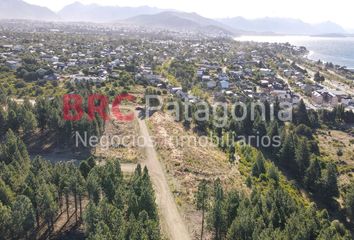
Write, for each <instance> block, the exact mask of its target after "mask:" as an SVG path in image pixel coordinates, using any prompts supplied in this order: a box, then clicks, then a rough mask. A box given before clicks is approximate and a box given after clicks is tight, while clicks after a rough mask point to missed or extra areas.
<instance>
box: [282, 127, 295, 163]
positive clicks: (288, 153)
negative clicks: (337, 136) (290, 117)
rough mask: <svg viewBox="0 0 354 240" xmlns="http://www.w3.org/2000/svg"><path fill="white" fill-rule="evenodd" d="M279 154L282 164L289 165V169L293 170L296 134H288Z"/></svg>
mask: <svg viewBox="0 0 354 240" xmlns="http://www.w3.org/2000/svg"><path fill="white" fill-rule="evenodd" d="M279 155H280V156H279V159H280V161H281V164H282V165H283V166H285V167H287V169H288V170H291V169H292V167H294V156H295V147H294V136H293V134H292V133H288V134H286V136H285V141H284V142H283V146H282V148H281V149H280V152H279Z"/></svg>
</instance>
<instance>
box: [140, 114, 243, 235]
mask: <svg viewBox="0 0 354 240" xmlns="http://www.w3.org/2000/svg"><path fill="white" fill-rule="evenodd" d="M147 122H148V126H149V128H150V132H151V136H152V137H153V140H154V141H155V146H156V150H157V152H158V154H159V157H160V160H161V162H162V163H163V166H164V168H165V172H166V173H167V177H168V180H169V185H170V188H171V190H172V192H173V194H174V196H175V200H176V202H177V204H178V205H179V207H180V209H181V210H182V213H183V215H184V217H185V219H186V220H187V222H188V226H189V231H190V233H191V236H193V237H194V238H195V239H198V236H199V234H200V227H201V214H200V212H198V211H196V210H195V207H194V204H195V203H194V195H195V192H196V190H197V186H198V184H199V182H200V181H201V180H202V179H206V180H208V181H210V182H211V183H212V182H213V180H215V179H216V178H220V179H221V181H222V182H223V184H224V187H225V189H226V190H227V189H235V188H236V189H239V190H240V191H245V192H247V191H248V190H247V187H246V186H245V184H244V182H245V179H244V178H243V177H242V176H241V174H240V172H239V171H238V167H237V164H230V163H229V161H228V157H227V155H226V154H225V153H224V152H222V151H221V150H219V148H218V147H217V146H215V145H214V144H212V143H210V142H209V144H202V145H200V144H196V143H195V142H193V141H194V140H190V139H196V140H197V142H204V139H203V140H200V138H201V137H199V136H198V135H197V134H195V133H193V132H192V131H186V130H185V129H184V128H183V126H182V125H181V124H180V123H177V122H175V121H174V119H173V118H172V117H171V116H170V115H168V114H164V113H161V112H158V113H156V114H154V115H153V116H152V117H151V118H150V119H148V120H147ZM181 139H182V140H181ZM199 237H200V236H199ZM209 237H211V236H209ZM208 239H209V238H208Z"/></svg>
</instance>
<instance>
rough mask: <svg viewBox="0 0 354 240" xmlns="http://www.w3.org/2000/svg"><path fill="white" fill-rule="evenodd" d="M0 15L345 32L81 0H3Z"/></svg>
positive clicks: (225, 29) (330, 26)
mask: <svg viewBox="0 0 354 240" xmlns="http://www.w3.org/2000/svg"><path fill="white" fill-rule="evenodd" d="M0 19H30V20H42V21H71V22H73V21H74V22H98V23H112V24H113V23H117V24H118V23H126V24H134V25H140V26H146V27H158V28H165V29H174V30H187V31H197V32H199V31H200V32H211V33H223V34H231V35H232V34H233V35H235V34H241V33H245V32H247V33H261V34H262V33H263V34H265V33H267V34H269V33H274V34H303V35H320V34H328V33H337V34H346V33H347V32H346V31H345V30H344V29H343V28H342V27H341V26H339V25H338V24H335V23H333V22H324V23H320V24H309V23H305V22H303V21H301V20H298V19H288V18H269V17H268V18H260V19H253V20H250V19H245V18H243V17H235V18H225V19H217V20H214V19H209V18H205V17H202V16H200V15H198V14H196V13H186V12H179V11H174V10H166V9H159V8H154V7H148V6H142V7H118V6H100V5H97V4H91V5H84V4H81V3H79V2H76V3H73V4H70V5H68V6H66V7H64V8H63V9H62V10H60V11H59V12H57V13H55V12H53V11H51V10H50V9H48V8H46V7H40V6H36V5H33V4H29V3H26V2H24V1H23V0H0Z"/></svg>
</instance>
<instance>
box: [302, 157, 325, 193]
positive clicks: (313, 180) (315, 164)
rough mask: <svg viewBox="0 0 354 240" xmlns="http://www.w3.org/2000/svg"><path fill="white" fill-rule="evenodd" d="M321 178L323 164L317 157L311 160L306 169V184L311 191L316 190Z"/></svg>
mask: <svg viewBox="0 0 354 240" xmlns="http://www.w3.org/2000/svg"><path fill="white" fill-rule="evenodd" d="M320 180H321V165H320V162H319V160H318V159H317V158H315V159H313V160H311V162H310V166H309V167H308V168H307V170H306V174H305V180H304V182H305V185H306V187H307V188H308V189H309V190H310V191H311V192H316V191H317V190H318V186H319V184H320Z"/></svg>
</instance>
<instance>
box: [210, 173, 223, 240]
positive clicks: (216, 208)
mask: <svg viewBox="0 0 354 240" xmlns="http://www.w3.org/2000/svg"><path fill="white" fill-rule="evenodd" d="M223 201H224V191H223V189H222V186H221V182H220V179H217V180H216V181H215V183H214V203H213V208H212V211H211V223H212V226H213V229H214V236H215V240H221V239H222V235H223V233H224V228H225V219H224V209H223Z"/></svg>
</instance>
